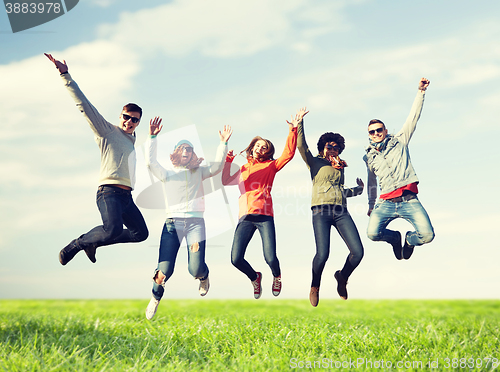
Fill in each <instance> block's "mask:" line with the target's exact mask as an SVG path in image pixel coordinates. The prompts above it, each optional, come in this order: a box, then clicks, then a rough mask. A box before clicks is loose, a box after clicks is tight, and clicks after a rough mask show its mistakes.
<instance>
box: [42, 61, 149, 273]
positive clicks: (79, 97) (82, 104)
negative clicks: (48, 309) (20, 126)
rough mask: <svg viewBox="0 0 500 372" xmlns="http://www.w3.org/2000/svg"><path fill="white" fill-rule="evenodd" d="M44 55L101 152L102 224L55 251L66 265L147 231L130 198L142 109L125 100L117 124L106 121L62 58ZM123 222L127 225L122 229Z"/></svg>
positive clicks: (99, 197) (99, 193) (92, 258)
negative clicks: (136, 130)
mask: <svg viewBox="0 0 500 372" xmlns="http://www.w3.org/2000/svg"><path fill="white" fill-rule="evenodd" d="M45 56H46V57H47V58H48V59H49V60H50V61H51V62H52V63H54V65H55V67H56V69H57V70H58V71H59V73H60V75H61V78H62V80H63V83H64V85H65V86H66V88H67V89H68V92H69V94H70V96H71V98H73V100H74V101H75V103H76V106H77V108H78V109H79V110H80V112H81V113H82V114H83V116H84V118H85V119H86V120H87V122H88V123H89V125H90V129H92V131H93V132H94V139H95V141H96V143H97V145H98V146H99V149H100V152H101V170H100V176H99V188H98V191H97V206H98V208H99V212H100V213H101V218H102V222H103V224H102V225H99V226H96V227H95V228H93V229H92V230H90V231H89V232H88V233H86V234H83V235H81V236H80V237H79V238H77V239H74V240H72V241H71V242H70V243H69V244H68V245H67V246H66V247H64V248H63V249H62V250H61V251H60V252H59V262H60V263H61V264H62V265H66V264H67V263H68V262H69V261H71V260H72V259H73V257H75V255H76V254H77V253H78V252H80V251H82V250H83V251H85V253H86V254H87V257H88V258H89V260H90V261H91V262H92V263H95V262H96V257H95V254H96V249H97V248H98V247H102V246H106V245H110V244H117V243H131V242H135V243H137V242H142V241H144V240H146V239H147V237H148V235H149V232H148V228H147V226H146V222H145V221H144V218H143V216H142V214H141V212H140V210H139V208H137V206H136V205H135V203H134V201H133V199H132V189H133V187H134V183H135V163H136V158H135V148H134V144H135V129H136V128H137V126H138V125H139V123H140V121H141V117H142V109H141V108H140V107H139V106H138V105H136V104H135V103H129V104H127V105H125V106H124V107H123V110H122V112H121V114H120V123H119V125H113V124H111V123H109V122H108V121H106V119H104V117H103V116H102V115H101V114H99V112H98V111H97V109H96V108H95V107H94V106H93V105H92V104H91V103H90V102H89V100H88V99H87V98H86V97H85V95H84V94H83V93H82V91H81V90H80V88H79V87H78V85H77V84H76V82H75V81H74V80H73V79H72V77H71V75H70V74H69V72H68V65H67V64H66V61H64V62H61V61H58V60H56V59H55V58H54V57H52V55H50V54H45ZM123 225H125V226H126V227H127V228H126V229H124V228H123Z"/></svg>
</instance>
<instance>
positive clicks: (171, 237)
mask: <svg viewBox="0 0 500 372" xmlns="http://www.w3.org/2000/svg"><path fill="white" fill-rule="evenodd" d="M181 240H182V238H181ZM180 245H181V244H180V241H179V238H178V236H177V230H176V228H175V223H174V221H173V220H171V219H169V220H167V222H166V223H165V225H164V226H163V231H162V233H161V239H160V252H159V257H158V266H157V268H156V270H155V274H154V275H153V278H156V274H157V273H158V271H161V272H162V273H163V275H165V279H164V280H163V284H164V283H165V282H166V281H167V280H168V279H170V277H171V276H172V274H173V272H174V268H175V260H176V259H177V253H178V252H179V247H180ZM164 291H165V289H164V287H163V285H161V284H158V283H156V280H153V296H154V297H155V298H156V299H157V300H160V299H161V298H162V297H163V292H164Z"/></svg>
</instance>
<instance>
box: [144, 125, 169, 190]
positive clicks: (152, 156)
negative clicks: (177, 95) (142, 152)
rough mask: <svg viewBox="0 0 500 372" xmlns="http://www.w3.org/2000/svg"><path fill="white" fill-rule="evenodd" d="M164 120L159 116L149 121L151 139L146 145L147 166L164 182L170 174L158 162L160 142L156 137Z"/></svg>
mask: <svg viewBox="0 0 500 372" xmlns="http://www.w3.org/2000/svg"><path fill="white" fill-rule="evenodd" d="M161 121H162V119H161V118H159V117H158V116H157V117H155V118H154V119H151V120H150V121H149V138H148V141H147V143H146V166H147V167H148V169H149V170H150V171H151V173H153V174H154V176H155V177H156V178H158V179H159V180H160V181H162V182H166V181H168V172H167V170H166V169H165V168H163V167H162V166H161V165H160V163H158V160H157V159H156V156H157V155H156V154H157V149H158V141H157V139H156V136H157V135H158V134H159V133H160V132H161V129H162V128H163V125H161Z"/></svg>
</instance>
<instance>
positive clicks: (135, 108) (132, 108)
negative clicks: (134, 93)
mask: <svg viewBox="0 0 500 372" xmlns="http://www.w3.org/2000/svg"><path fill="white" fill-rule="evenodd" d="M123 111H128V112H138V113H139V114H141V117H142V109H141V108H140V107H139V106H138V105H136V104H135V103H127V104H126V105H125V106H123Z"/></svg>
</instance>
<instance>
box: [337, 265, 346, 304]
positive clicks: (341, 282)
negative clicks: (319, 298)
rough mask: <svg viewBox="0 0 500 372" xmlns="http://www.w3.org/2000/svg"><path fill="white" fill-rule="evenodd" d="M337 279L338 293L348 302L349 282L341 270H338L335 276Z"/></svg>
mask: <svg viewBox="0 0 500 372" xmlns="http://www.w3.org/2000/svg"><path fill="white" fill-rule="evenodd" d="M334 277H335V279H337V292H338V294H339V296H340V297H341V298H342V299H343V300H347V280H345V279H344V277H343V276H342V273H341V272H340V270H337V271H336V272H335V275H334Z"/></svg>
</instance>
